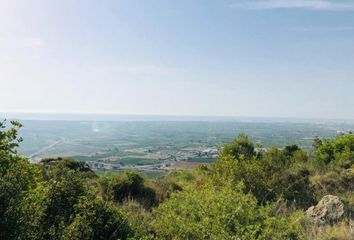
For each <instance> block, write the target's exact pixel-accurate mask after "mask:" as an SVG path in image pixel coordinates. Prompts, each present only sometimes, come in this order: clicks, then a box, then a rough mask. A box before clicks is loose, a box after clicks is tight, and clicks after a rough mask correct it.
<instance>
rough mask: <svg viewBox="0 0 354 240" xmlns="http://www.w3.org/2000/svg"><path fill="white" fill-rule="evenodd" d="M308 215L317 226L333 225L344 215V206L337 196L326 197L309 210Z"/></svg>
mask: <svg viewBox="0 0 354 240" xmlns="http://www.w3.org/2000/svg"><path fill="white" fill-rule="evenodd" d="M306 215H307V217H308V218H309V219H310V220H311V221H313V222H314V223H315V224H316V225H327V224H333V223H335V222H337V221H338V220H339V219H340V218H341V217H342V216H343V215H344V204H343V203H342V201H341V200H340V199H339V198H338V197H337V196H333V195H326V196H324V197H323V198H322V199H321V201H319V202H318V204H317V205H316V206H312V207H310V208H309V209H307V211H306Z"/></svg>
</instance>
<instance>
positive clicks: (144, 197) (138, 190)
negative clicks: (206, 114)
mask: <svg viewBox="0 0 354 240" xmlns="http://www.w3.org/2000/svg"><path fill="white" fill-rule="evenodd" d="M20 127H21V124H20V123H18V122H12V126H10V127H9V126H8V127H6V126H5V122H2V123H0V128H1V131H0V239H5V240H6V239H48V240H51V239H351V237H352V235H351V234H352V233H351V231H350V222H351V221H352V220H351V217H352V216H353V213H354V193H353V192H354V189H353V188H354V135H352V134H348V135H343V136H338V137H337V138H336V139H333V140H329V139H323V140H321V139H316V140H315V141H314V151H313V152H311V153H307V152H305V151H303V150H301V149H300V148H299V147H298V146H297V145H289V146H285V147H284V148H282V149H279V148H275V147H274V148H270V149H267V151H264V150H262V149H261V148H258V147H255V145H254V144H253V143H252V142H251V141H250V139H249V138H248V137H247V136H246V135H239V136H238V137H237V138H236V139H235V140H234V141H232V142H230V143H228V144H226V145H225V146H224V147H223V148H222V151H221V154H220V156H219V158H218V160H217V162H216V163H214V164H210V165H200V166H199V167H198V168H197V169H196V170H194V171H176V172H173V173H170V174H169V175H167V176H164V177H160V178H158V179H156V180H155V181H151V180H148V179H147V178H145V177H144V176H142V175H141V174H138V173H135V172H125V173H122V174H113V175H112V176H97V175H96V174H95V173H94V172H92V171H91V170H90V169H89V167H88V166H87V165H86V164H85V163H83V162H78V161H75V160H73V159H66V158H64V159H63V158H57V159H44V160H42V161H41V162H40V163H39V164H30V163H29V162H28V159H26V158H25V157H23V156H20V155H19V154H18V152H17V151H16V148H17V147H18V145H19V143H20V142H21V141H22V139H21V138H19V137H18V134H17V133H18V129H19V128H20ZM326 194H332V195H336V196H338V197H340V199H341V200H342V201H343V202H344V203H345V206H346V213H345V216H344V217H343V218H342V219H341V220H340V221H338V222H336V223H334V224H332V225H328V226H316V225H315V224H313V223H312V222H311V221H309V219H307V217H306V215H305V213H304V211H305V210H306V209H307V208H308V207H310V206H312V205H314V204H316V203H317V202H318V201H319V200H320V199H321V198H322V197H323V196H324V195H326Z"/></svg>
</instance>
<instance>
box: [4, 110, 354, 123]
mask: <svg viewBox="0 0 354 240" xmlns="http://www.w3.org/2000/svg"><path fill="white" fill-rule="evenodd" d="M5 118H6V119H18V120H54V121H123V122H130V121H131V122H139V121H158V122H159V121H172V122H175V121H176V122H199V121H201V122H260V123H263V122H275V123H276V122H280V123H284V122H286V123H336V124H338V123H339V124H353V123H354V119H323V118H293V117H238V116H198V115H158V114H156V115H155V114H154V115H153V114H115V113H112V114H110V113H30V112H0V119H5Z"/></svg>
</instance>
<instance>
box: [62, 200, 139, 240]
mask: <svg viewBox="0 0 354 240" xmlns="http://www.w3.org/2000/svg"><path fill="white" fill-rule="evenodd" d="M74 209H75V213H76V215H75V218H74V220H73V221H72V223H71V224H70V225H69V226H68V227H67V228H66V229H65V231H64V235H63V239H64V240H66V239H67V240H86V239H87V240H91V239H95V240H101V239H102V240H113V239H127V238H128V236H129V235H130V234H131V233H132V230H131V228H130V225H129V222H128V220H127V218H126V217H125V216H124V215H123V213H122V212H121V211H120V210H118V208H117V207H114V206H113V204H111V203H110V202H107V201H103V200H102V199H101V198H97V197H93V196H84V197H81V198H80V199H79V201H78V203H77V204H76V205H75V207H74Z"/></svg>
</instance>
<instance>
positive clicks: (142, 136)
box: [19, 120, 354, 172]
mask: <svg viewBox="0 0 354 240" xmlns="http://www.w3.org/2000/svg"><path fill="white" fill-rule="evenodd" d="M22 123H23V125H24V126H23V128H22V129H21V131H20V135H21V136H22V137H23V139H24V142H23V143H22V144H21V147H20V149H19V150H20V152H21V154H23V155H26V156H28V157H30V159H31V161H33V162H35V161H39V160H40V159H42V158H47V157H58V156H61V157H73V158H75V159H77V160H80V161H85V162H88V163H89V164H90V167H91V168H93V169H94V170H96V171H101V172H102V171H103V172H105V171H107V172H111V171H122V170H124V169H127V168H136V169H137V170H141V171H147V172H154V171H162V172H164V171H165V170H170V169H179V168H181V167H183V166H187V168H190V167H191V166H196V165H197V164H199V163H211V162H213V161H214V160H215V158H216V157H217V154H218V149H219V146H221V145H222V144H224V143H226V142H229V141H230V140H232V139H233V138H234V137H235V136H237V135H238V134H239V133H245V134H247V135H249V136H250V137H251V138H252V139H253V141H254V142H255V143H256V144H257V145H258V146H259V147H262V148H268V147H271V146H276V147H283V146H285V145H286V144H289V143H296V144H298V145H299V146H301V147H302V148H304V149H306V150H310V151H311V148H312V142H313V139H314V138H315V137H316V136H317V137H320V138H333V137H335V136H336V135H338V134H339V133H341V132H345V131H350V130H351V129H353V128H354V125H353V124H350V123H345V122H342V123H338V122H336V123H325V122H291V121H288V122H287V121H274V122H271V121H261V120H259V121H256V120H253V121H235V120H233V121H226V120H224V121H214V120H210V121H206V120H203V121H55V120H24V121H22ZM176 162H177V163H176ZM188 163H189V164H188Z"/></svg>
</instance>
